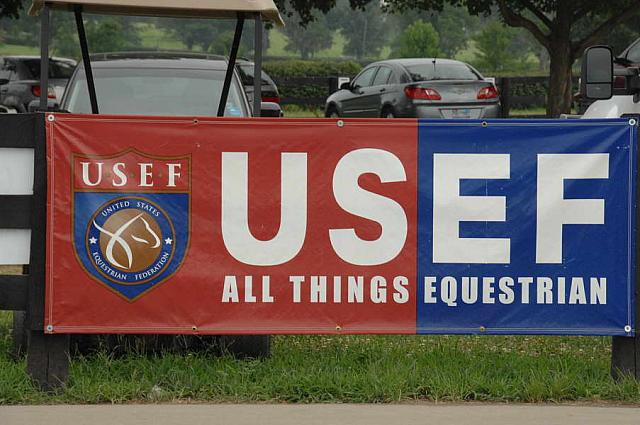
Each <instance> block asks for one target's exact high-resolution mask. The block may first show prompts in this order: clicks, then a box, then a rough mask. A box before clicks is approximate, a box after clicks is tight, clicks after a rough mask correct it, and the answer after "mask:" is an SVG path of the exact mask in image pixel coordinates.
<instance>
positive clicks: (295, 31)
mask: <svg viewBox="0 0 640 425" xmlns="http://www.w3.org/2000/svg"><path fill="white" fill-rule="evenodd" d="M302 19H303V18H302V17H301V16H300V15H298V14H297V13H293V14H292V15H291V16H289V17H287V18H285V20H286V21H285V22H286V24H287V25H286V26H285V27H284V34H285V35H286V36H287V39H288V42H287V46H286V49H287V50H289V51H292V52H298V53H300V57H301V58H302V59H309V58H312V57H313V56H314V55H315V54H316V53H317V52H319V51H320V50H323V49H328V48H330V47H331V45H332V44H333V32H332V30H331V28H329V25H328V23H327V18H326V16H325V15H320V16H318V17H317V18H315V20H314V21H312V22H309V23H307V24H306V25H301V24H300V21H301V20H302Z"/></svg>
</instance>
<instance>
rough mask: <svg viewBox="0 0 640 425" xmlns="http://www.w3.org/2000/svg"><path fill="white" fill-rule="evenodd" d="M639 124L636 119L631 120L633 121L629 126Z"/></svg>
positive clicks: (630, 121)
mask: <svg viewBox="0 0 640 425" xmlns="http://www.w3.org/2000/svg"><path fill="white" fill-rule="evenodd" d="M637 123H638V122H637V121H636V119H635V118H631V119H630V120H629V125H630V126H634V125H636V124H637Z"/></svg>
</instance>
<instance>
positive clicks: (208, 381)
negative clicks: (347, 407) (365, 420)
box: [0, 313, 640, 404]
mask: <svg viewBox="0 0 640 425" xmlns="http://www.w3.org/2000/svg"><path fill="white" fill-rule="evenodd" d="M9 327H10V321H9V314H8V313H2V315H1V316H0V404H19V403H22V404H30V403H34V404H35V403H125V402H142V403H154V402H202V401H207V402H300V403H311V402H355V403H364V402H368V403H386V402H412V401H419V400H437V401H472V400H473V401H497V402H541V401H548V402H549V401H550V402H563V401H585V402H603V401H607V402H609V401H612V402H616V403H632V404H639V403H640V383H638V382H637V381H635V380H632V379H627V380H625V381H623V382H621V383H619V384H616V383H615V382H614V381H613V380H612V379H611V378H610V377H609V357H610V342H609V341H610V340H609V338H579V337H573V338H564V337H553V338H549V337H547V338H545V337H488V336H485V337H472V336H330V337H328V336H279V337H276V338H275V339H274V347H273V356H272V357H271V358H269V359H268V360H263V361H238V360H235V359H233V358H230V357H217V356H214V355H211V354H204V353H187V354H165V355H164V356H144V355H137V354H130V355H128V356H125V357H120V358H114V357H112V356H110V355H108V354H106V353H101V354H97V355H95V356H92V357H85V358H74V359H73V361H72V364H71V376H70V380H69V383H68V385H67V387H66V388H65V389H63V390H61V391H59V392H58V393H56V394H45V393H42V392H40V391H38V390H37V389H36V388H35V387H34V386H33V384H32V383H31V382H30V380H29V378H28V377H27V375H26V373H25V361H24V360H21V361H19V362H17V363H16V362H14V361H13V360H11V359H10V357H9V354H8V352H9V347H10V337H9Z"/></svg>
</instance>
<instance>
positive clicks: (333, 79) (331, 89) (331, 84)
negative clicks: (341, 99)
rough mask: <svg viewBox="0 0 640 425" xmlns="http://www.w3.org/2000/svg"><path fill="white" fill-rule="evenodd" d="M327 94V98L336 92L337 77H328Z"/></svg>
mask: <svg viewBox="0 0 640 425" xmlns="http://www.w3.org/2000/svg"><path fill="white" fill-rule="evenodd" d="M328 82H329V93H328V94H327V97H329V96H331V95H332V94H333V93H335V92H337V91H338V77H329V78H328Z"/></svg>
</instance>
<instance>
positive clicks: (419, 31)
mask: <svg viewBox="0 0 640 425" xmlns="http://www.w3.org/2000/svg"><path fill="white" fill-rule="evenodd" d="M439 44H440V37H439V36H438V32H437V31H436V30H435V28H433V25H431V23H429V22H424V21H422V20H418V21H416V22H414V23H413V24H411V25H409V26H408V27H407V28H405V30H404V31H403V32H402V34H401V35H400V40H399V43H398V51H397V55H398V56H400V57H403V58H433V57H437V56H438V46H439Z"/></svg>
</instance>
